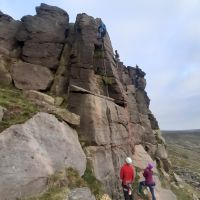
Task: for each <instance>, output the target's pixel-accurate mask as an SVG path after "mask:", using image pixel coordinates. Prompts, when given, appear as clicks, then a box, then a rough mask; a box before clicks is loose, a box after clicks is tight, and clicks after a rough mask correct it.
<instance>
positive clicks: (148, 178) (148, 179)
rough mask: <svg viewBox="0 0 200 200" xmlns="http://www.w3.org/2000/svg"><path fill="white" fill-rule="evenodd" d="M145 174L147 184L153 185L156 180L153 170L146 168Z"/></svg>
mask: <svg viewBox="0 0 200 200" xmlns="http://www.w3.org/2000/svg"><path fill="white" fill-rule="evenodd" d="M143 176H144V178H145V183H146V184H147V185H152V184H154V181H153V171H152V170H151V169H149V168H146V169H145V170H144V173H143Z"/></svg>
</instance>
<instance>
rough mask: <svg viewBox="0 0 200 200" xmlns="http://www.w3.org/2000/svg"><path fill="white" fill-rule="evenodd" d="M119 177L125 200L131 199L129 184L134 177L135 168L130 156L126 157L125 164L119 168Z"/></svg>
mask: <svg viewBox="0 0 200 200" xmlns="http://www.w3.org/2000/svg"><path fill="white" fill-rule="evenodd" d="M120 178H121V180H122V188H123V192H124V198H125V200H133V196H132V187H131V185H132V183H133V181H134V179H135V170H134V167H133V165H132V159H131V158H130V157H127V158H126V160H125V164H124V165H123V166H122V167H121V169H120Z"/></svg>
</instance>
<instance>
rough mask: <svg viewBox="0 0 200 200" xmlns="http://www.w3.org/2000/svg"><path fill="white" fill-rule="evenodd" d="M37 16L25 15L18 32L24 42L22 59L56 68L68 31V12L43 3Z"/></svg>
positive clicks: (19, 39) (18, 37)
mask: <svg viewBox="0 0 200 200" xmlns="http://www.w3.org/2000/svg"><path fill="white" fill-rule="evenodd" d="M36 13H37V15H36V16H30V15H28V16H25V17H23V18H22V19H21V21H22V24H21V27H20V30H19V32H18V34H17V39H18V41H20V42H21V43H22V44H24V45H23V46H22V59H23V60H24V61H25V62H29V63H32V64H37V65H43V66H46V67H48V68H53V69H56V68H57V67H58V64H59V57H60V54H61V51H62V48H63V43H64V40H65V37H66V36H67V32H68V22H69V17H68V14H67V13H66V12H65V11H64V10H62V9H60V8H57V7H54V6H49V5H46V4H41V6H40V7H37V8H36Z"/></svg>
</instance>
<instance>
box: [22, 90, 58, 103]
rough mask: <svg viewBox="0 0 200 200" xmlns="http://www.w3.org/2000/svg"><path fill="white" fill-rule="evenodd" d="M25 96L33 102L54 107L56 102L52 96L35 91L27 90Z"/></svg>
mask: <svg viewBox="0 0 200 200" xmlns="http://www.w3.org/2000/svg"><path fill="white" fill-rule="evenodd" d="M24 95H25V96H26V97H27V98H28V99H30V100H31V101H33V102H36V101H44V102H46V103H48V104H50V105H54V102H55V100H54V98H53V97H52V96H50V95H47V94H44V93H42V92H38V91H35V90H25V91H24Z"/></svg>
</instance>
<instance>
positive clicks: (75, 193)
mask: <svg viewBox="0 0 200 200" xmlns="http://www.w3.org/2000/svg"><path fill="white" fill-rule="evenodd" d="M66 200H67V199H66ZM69 200H96V199H95V197H94V195H93V194H92V193H91V191H90V189H89V188H87V187H84V188H75V189H73V190H72V191H71V192H70V194H69Z"/></svg>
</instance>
